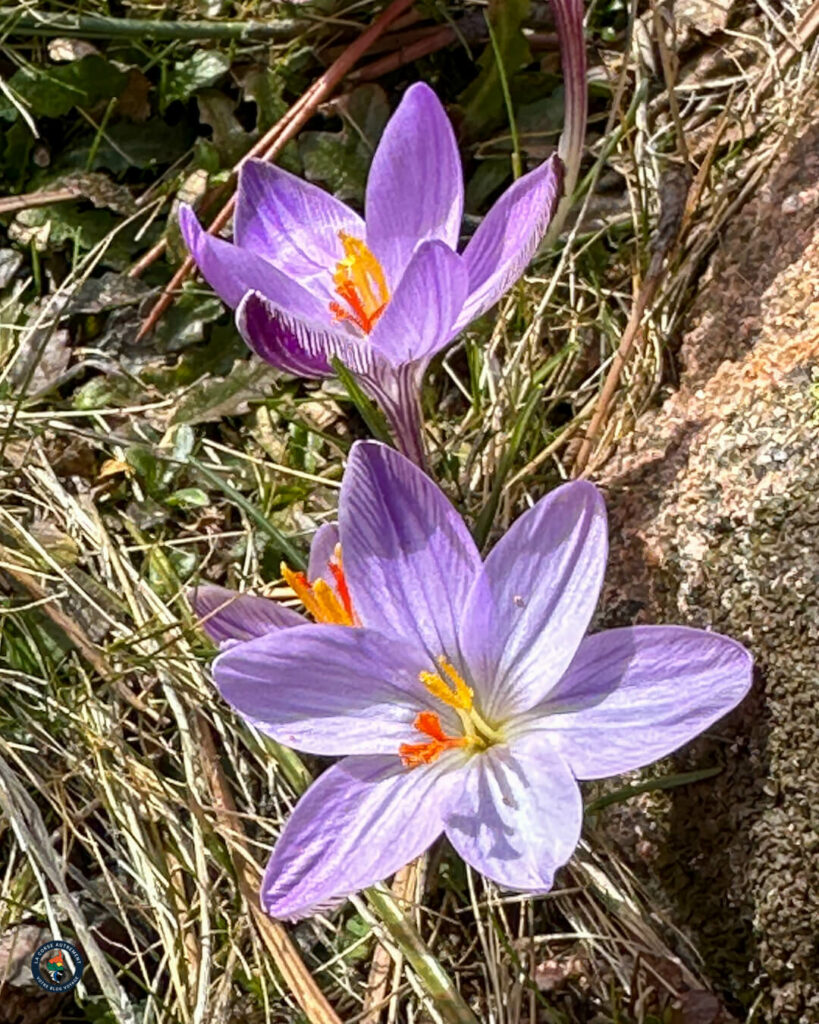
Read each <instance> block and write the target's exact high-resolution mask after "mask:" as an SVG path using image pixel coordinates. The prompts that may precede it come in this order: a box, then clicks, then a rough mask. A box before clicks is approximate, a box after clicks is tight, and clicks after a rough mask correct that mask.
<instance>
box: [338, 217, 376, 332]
mask: <svg viewBox="0 0 819 1024" xmlns="http://www.w3.org/2000/svg"><path fill="white" fill-rule="evenodd" d="M338 237H339V239H340V240H341V245H342V248H343V249H344V257H343V259H340V260H339V261H338V263H337V264H336V269H335V273H334V274H333V284H334V285H335V289H336V294H337V295H338V297H339V298H340V299H342V300H343V304H342V303H339V302H336V301H333V302H331V303H330V311H331V312H332V314H333V316H334V317H335V318H336V320H350V321H352V322H353V323H355V324H357V325H358V326H359V327H360V328H361V330H362V331H364V333H365V334H369V333H370V331H371V330H372V329H373V327H374V326H375V323H376V321H377V320H378V318H379V317H380V316H381V314H382V313H383V312H384V309H385V307H386V305H387V303H388V302H389V300H390V293H389V290H388V288H387V279H386V278H385V276H384V270H383V269H382V267H381V264H380V263H379V262H378V260H377V259H376V257H375V256H374V255H373V253H372V252H371V251H370V249H369V247H368V246H367V243H366V242H365V241H364V240H363V239H361V238H354V237H353V236H352V235H348V234H347V232H346V231H339V233H338Z"/></svg>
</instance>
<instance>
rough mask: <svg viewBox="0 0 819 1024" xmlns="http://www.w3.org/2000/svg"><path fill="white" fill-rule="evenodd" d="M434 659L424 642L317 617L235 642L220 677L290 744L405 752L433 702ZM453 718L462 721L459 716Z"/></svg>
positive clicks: (228, 694) (243, 709) (243, 706)
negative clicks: (425, 682) (421, 677)
mask: <svg viewBox="0 0 819 1024" xmlns="http://www.w3.org/2000/svg"><path fill="white" fill-rule="evenodd" d="M428 665H429V662H428V659H427V658H426V656H425V652H424V651H423V649H419V648H418V647H417V645H415V644H412V643H407V642H405V641H403V640H401V639H399V638H397V637H385V636H383V635H382V634H381V633H376V632H375V631H374V630H371V629H358V628H355V629H352V628H350V627H349V626H330V625H324V624H311V625H307V626H300V627H299V628H297V629H285V630H280V631H279V632H277V633H268V634H267V635H266V636H262V637H259V638H258V639H256V640H251V641H249V642H248V643H246V644H241V645H239V646H238V647H232V648H229V649H228V650H226V651H224V652H223V653H222V654H220V655H219V656H218V657H217V659H216V661H215V662H214V665H213V678H214V680H215V681H216V685H217V687H218V688H219V692H220V693H221V694H222V696H223V697H224V698H225V700H226V701H227V702H228V703H229V704H231V705H232V706H233V707H234V708H236V710H237V711H238V712H239V713H240V714H242V715H243V716H244V717H245V718H250V719H252V720H253V723H254V724H255V725H257V727H258V728H259V729H261V730H262V731H263V732H265V733H267V734H268V735H270V736H272V737H273V738H274V739H276V740H278V741H279V743H284V744H286V745H287V746H288V747H294V748H296V749H297V750H304V751H307V753H310V754H326V755H328V756H331V757H336V756H340V755H343V754H390V753H391V754H394V755H397V754H398V748H399V746H400V745H401V744H402V743H417V742H418V741H419V734H418V731H417V730H416V729H415V728H414V726H413V722H414V720H415V718H416V717H417V715H418V713H419V711H422V710H424V709H425V708H429V709H432V701H433V700H434V698H432V697H430V696H429V695H428V694H427V692H426V690H425V689H424V687H423V686H422V685H421V683H420V682H419V681H418V673H419V672H420V671H421V670H423V669H425V668H427V667H428ZM434 710H436V711H438V710H440V708H439V707H435V708H434ZM445 710H446V709H445ZM441 721H442V723H443V722H444V716H443V715H442V716H441ZM446 725H447V726H448V727H449V730H450V731H452V729H453V728H454V727H455V726H454V723H453V722H452V720H451V718H447V720H446Z"/></svg>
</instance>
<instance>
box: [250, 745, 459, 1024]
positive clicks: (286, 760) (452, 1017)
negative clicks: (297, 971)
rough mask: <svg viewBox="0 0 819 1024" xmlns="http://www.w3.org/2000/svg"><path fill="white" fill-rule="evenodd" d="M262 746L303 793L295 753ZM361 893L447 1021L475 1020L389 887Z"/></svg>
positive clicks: (304, 773) (303, 769)
mask: <svg viewBox="0 0 819 1024" xmlns="http://www.w3.org/2000/svg"><path fill="white" fill-rule="evenodd" d="M265 746H266V748H267V750H268V751H269V752H270V754H271V756H272V757H273V759H274V760H275V761H277V762H278V764H279V766H280V767H281V769H282V773H283V774H284V775H285V776H286V777H287V779H288V780H290V782H291V783H293V787H294V789H295V790H296V791H297V792H298V793H299V794H301V793H303V792H304V790H305V789H307V787H308V786H309V784H310V782H311V781H312V777H311V775H310V772H309V770H308V769H307V766H306V765H305V764H304V762H303V761H302V760H301V758H300V757H299V755H298V754H297V753H296V752H295V751H293V750H290V749H289V748H288V747H283V746H281V745H280V744H279V743H275V742H274V741H272V740H269V741H266V743H265ZM365 895H366V897H367V902H368V903H369V905H370V909H371V910H372V912H373V913H374V914H375V916H376V917H377V918H378V920H379V922H380V923H381V924H382V925H383V927H384V929H385V930H386V932H387V934H388V935H389V937H390V939H392V941H393V942H394V943H395V945H396V946H397V947H398V948H399V949H400V950H401V953H402V954H403V956H404V958H405V960H406V961H407V963H408V964H409V965H410V966H411V967H412V969H413V970H414V971H415V973H416V974H417V975H418V980H419V981H420V982H421V984H422V985H423V987H424V989H425V991H426V993H427V995H428V996H429V998H430V999H431V1000H432V1001H433V1002H434V1003H435V1008H436V1010H437V1011H438V1013H439V1014H440V1015H441V1017H442V1018H443V1019H444V1020H445V1021H446V1022H447V1024H478V1020H477V1018H476V1017H475V1015H474V1013H473V1012H472V1011H471V1010H470V1009H469V1007H468V1006H467V1004H466V1002H465V1001H464V998H463V996H462V995H461V994H460V992H459V991H458V990H457V988H455V985H454V983H453V981H452V979H451V978H450V977H449V975H448V974H447V973H446V971H445V970H444V968H443V967H442V966H441V963H440V961H439V960H438V959H437V957H435V956H434V955H433V953H432V951H431V950H430V949H428V948H427V946H426V945H425V943H424V940H423V939H422V938H421V936H420V935H419V934H418V932H417V931H416V930H415V928H414V927H413V926H412V923H411V922H410V920H409V919H408V918H407V916H406V914H405V913H404V911H403V910H402V909H401V907H400V906H399V905H398V902H397V901H396V899H395V897H394V896H393V895H392V893H391V892H390V891H389V889H388V888H387V887H386V886H384V885H374V886H372V887H371V888H369V889H367V890H366V893H365Z"/></svg>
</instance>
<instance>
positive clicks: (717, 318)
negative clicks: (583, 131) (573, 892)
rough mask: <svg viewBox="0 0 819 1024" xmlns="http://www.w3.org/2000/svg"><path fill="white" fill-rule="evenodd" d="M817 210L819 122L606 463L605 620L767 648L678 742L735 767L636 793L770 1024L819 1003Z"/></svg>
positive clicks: (696, 905) (734, 981)
mask: <svg viewBox="0 0 819 1024" xmlns="http://www.w3.org/2000/svg"><path fill="white" fill-rule="evenodd" d="M817 213H819V124H816V125H814V126H813V127H812V128H811V129H810V130H808V131H807V132H806V133H805V134H803V136H802V137H801V138H800V139H799V140H798V141H796V142H795V143H794V144H793V145H792V146H791V148H790V152H789V155H788V156H787V157H786V158H785V159H784V161H782V162H781V163H780V164H779V165H778V166H777V167H776V168H775V169H774V170H773V172H772V174H771V177H770V180H769V182H768V184H767V186H765V188H763V190H762V191H761V192H760V193H758V195H757V196H756V198H755V199H754V200H753V201H752V202H751V203H749V204H748V205H747V206H746V207H745V208H744V210H743V211H742V212H741V214H740V215H739V216H738V217H737V218H736V219H735V221H734V222H733V223H732V224H731V225H729V227H728V229H727V231H726V233H725V236H724V239H723V243H722V245H721V247H720V249H719V251H718V252H717V254H716V256H715V257H714V259H713V261H712V266H711V268H710V270H709V271H708V274H707V277H706V280H705V281H704V282H703V283H702V285H701V287H700V292H699V295H698V297H697V300H696V303H695V306H694V308H693V310H692V315H691V318H690V322H689V327H690V329H689V330H688V332H687V334H686V336H685V338H684V342H683V346H682V350H681V352H680V362H681V368H682V376H681V383H680V388H679V390H678V391H676V392H675V393H674V394H673V395H671V396H670V397H669V398H668V399H667V401H666V402H665V403H664V404H663V405H662V407H661V408H659V409H656V410H653V411H651V412H649V413H647V414H646V415H645V416H643V417H642V418H641V420H640V421H639V422H638V423H637V426H636V429H635V430H634V432H633V434H632V435H631V436H630V437H629V438H628V439H627V440H626V441H625V442H624V443H623V444H622V445H621V447H620V449H619V450H618V451H617V452H616V453H615V455H614V457H613V458H612V459H611V460H610V461H609V463H608V465H607V466H605V467H604V469H603V472H602V475H601V477H600V482H601V483H602V485H603V486H604V488H605V489H606V492H607V496H608V500H609V507H610V515H611V538H612V555H611V562H610V571H609V574H608V578H607V590H606V595H605V604H604V607H605V608H606V615H605V618H606V622H605V624H606V625H619V624H626V623H632V622H661V621H667V622H681V623H688V624H691V625H696V626H701V627H708V628H713V629H715V630H718V631H721V632H725V633H728V634H730V635H732V636H734V637H736V638H737V639H740V640H742V641H743V642H745V643H746V644H747V645H748V646H749V647H750V649H751V650H752V651H753V653H754V655H755V658H756V663H757V673H756V676H757V678H756V682H755V687H754V692H753V693H752V695H751V696H750V697H749V698H748V700H747V701H746V702H745V703H744V705H743V706H742V707H741V708H740V709H739V710H738V711H737V712H735V713H734V714H733V715H732V716H730V717H729V719H728V720H726V721H725V722H723V723H721V724H720V725H719V726H718V727H717V728H716V729H715V730H713V731H712V733H711V736H710V737H709V738H707V739H704V740H701V741H699V742H698V743H697V744H695V745H694V747H693V748H691V749H689V750H688V751H686V752H684V753H683V754H682V755H680V756H678V757H677V758H676V759H675V760H676V764H675V769H677V770H682V769H684V768H690V767H694V766H703V765H708V764H723V765H724V770H723V772H722V773H721V774H720V775H718V776H717V777H716V778H715V779H713V780H711V781H708V782H703V783H699V784H698V785H696V786H689V787H685V788H683V789H679V790H676V791H672V795H671V797H670V798H663V800H658V801H657V802H656V803H651V802H647V803H646V804H644V805H642V806H641V807H637V808H632V809H631V810H630V811H629V812H625V811H624V812H623V813H630V814H631V815H632V819H631V821H630V823H629V826H630V827H629V828H628V830H626V829H623V834H624V835H625V834H626V833H628V834H629V835H630V836H632V837H635V838H634V839H633V840H632V844H633V850H632V852H633V853H634V856H635V859H638V858H640V857H641V858H642V860H643V862H644V863H645V862H646V859H647V860H648V863H647V866H646V869H645V875H646V879H647V882H648V884H650V885H652V886H653V887H654V888H655V892H656V894H657V895H658V897H659V898H660V899H661V901H662V902H664V903H665V904H666V906H667V908H668V910H669V913H670V915H671V917H672V919H673V920H674V921H675V923H676V924H678V925H680V926H681V927H682V928H683V930H684V931H685V933H686V934H687V936H688V937H689V938H690V940H691V942H692V944H693V948H694V949H695V950H696V951H697V953H699V954H701V955H702V956H703V957H704V959H705V967H706V969H707V971H708V973H709V975H710V977H711V980H712V983H713V985H714V988H715V989H716V990H717V991H721V992H723V993H724V994H725V995H726V996H727V997H728V998H729V1000H730V1004H731V1005H732V1007H733V1008H734V1009H735V1010H738V1009H739V1008H740V1007H744V1009H745V1011H746V1012H747V1010H748V1009H749V1008H750V1007H751V1006H753V1005H755V1004H756V1013H755V1016H754V1018H753V1019H754V1020H755V1021H756V1022H760V1021H766V1022H769V1024H773V1022H776V1024H816V1022H817V1021H819V666H818V665H817V662H819V390H817V387H816V385H817V380H819V373H817V371H818V370H819V218H817ZM613 824H614V826H615V827H616V824H617V823H616V821H615V822H614V823H613ZM621 824H622V822H621ZM635 825H636V826H637V829H638V830H639V833H640V834H641V836H642V838H641V839H640V841H639V842H638V841H637V840H636V833H635V828H634V826H635ZM647 850H648V851H650V852H649V853H648V854H647V853H646V851H647Z"/></svg>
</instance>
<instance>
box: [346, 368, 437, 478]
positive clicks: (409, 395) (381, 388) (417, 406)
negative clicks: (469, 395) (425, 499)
mask: <svg viewBox="0 0 819 1024" xmlns="http://www.w3.org/2000/svg"><path fill="white" fill-rule="evenodd" d="M427 363H428V360H426V359H420V360H416V361H415V362H412V363H402V364H401V365H400V366H395V367H394V366H392V365H391V364H390V363H388V362H387V360H386V359H383V358H381V356H379V355H378V353H377V352H374V353H373V361H372V367H371V369H370V370H368V371H367V372H366V373H360V374H359V381H360V383H361V386H362V387H363V388H364V390H365V391H366V392H367V394H368V395H369V396H370V398H372V399H373V400H374V401H376V402H377V403H378V405H379V406H380V407H381V410H382V412H383V413H384V415H385V416H386V417H387V421H388V422H389V425H390V430H391V432H392V435H393V437H394V438H395V443H396V445H397V447H398V450H399V451H400V452H401V454H402V455H406V457H407V458H408V459H410V461H411V462H414V463H415V465H416V466H420V467H421V469H424V467H425V466H426V453H425V450H424V422H423V420H424V417H423V413H422V410H421V384H422V381H423V379H424V371H425V370H426V367H427Z"/></svg>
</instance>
